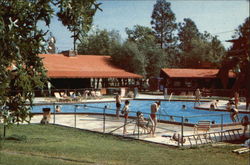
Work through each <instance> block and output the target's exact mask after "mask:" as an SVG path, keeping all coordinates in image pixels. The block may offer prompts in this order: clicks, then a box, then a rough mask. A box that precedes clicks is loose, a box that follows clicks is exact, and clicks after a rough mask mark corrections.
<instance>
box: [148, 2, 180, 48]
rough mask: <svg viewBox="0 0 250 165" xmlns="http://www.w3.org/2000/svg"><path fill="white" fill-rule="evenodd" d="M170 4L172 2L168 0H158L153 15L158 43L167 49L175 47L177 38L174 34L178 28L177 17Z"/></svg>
mask: <svg viewBox="0 0 250 165" xmlns="http://www.w3.org/2000/svg"><path fill="white" fill-rule="evenodd" d="M170 6H171V4H170V3H169V2H166V0H157V1H156V4H155V5H154V9H153V12H152V16H151V18H152V21H151V25H152V28H153V29H154V31H155V34H156V37H157V40H158V43H159V44H160V46H161V48H166V49H169V48H173V46H175V44H176V40H177V38H176V36H175V34H174V32H175V30H176V29H177V24H176V23H175V21H176V18H175V14H174V13H173V11H172V10H171V7H170Z"/></svg>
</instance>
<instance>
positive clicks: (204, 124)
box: [194, 120, 210, 134]
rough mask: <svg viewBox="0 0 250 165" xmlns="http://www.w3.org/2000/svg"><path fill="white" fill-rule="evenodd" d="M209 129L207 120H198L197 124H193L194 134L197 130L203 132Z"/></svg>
mask: <svg viewBox="0 0 250 165" xmlns="http://www.w3.org/2000/svg"><path fill="white" fill-rule="evenodd" d="M209 130H210V121H208V120H200V121H198V124H196V125H194V134H198V133H199V131H202V132H203V133H207V132H208V131H209Z"/></svg>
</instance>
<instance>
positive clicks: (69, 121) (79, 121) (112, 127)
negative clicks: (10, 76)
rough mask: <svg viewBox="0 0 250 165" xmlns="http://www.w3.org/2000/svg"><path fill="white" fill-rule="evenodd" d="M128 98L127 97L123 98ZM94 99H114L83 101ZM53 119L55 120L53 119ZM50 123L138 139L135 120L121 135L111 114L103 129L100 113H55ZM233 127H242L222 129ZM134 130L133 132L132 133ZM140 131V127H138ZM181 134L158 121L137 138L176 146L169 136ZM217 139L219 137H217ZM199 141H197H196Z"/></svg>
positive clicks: (36, 119)
mask: <svg viewBox="0 0 250 165" xmlns="http://www.w3.org/2000/svg"><path fill="white" fill-rule="evenodd" d="M137 98H138V99H164V96H162V95H143V94H139V95H138V96H137ZM124 99H128V98H124ZM54 101H55V99H53V98H49V99H44V98H36V99H35V103H46V102H54ZM96 101H100V102H101V101H104V102H105V101H115V99H114V98H102V99H95V100H84V102H96ZM226 103H227V101H219V104H218V109H220V110H224V109H225V105H226ZM210 104H211V103H210V102H203V103H202V104H201V105H200V106H197V107H198V108H202V109H209V107H210ZM244 106H245V103H242V102H241V103H240V105H239V110H240V111H245V110H244ZM41 119H42V115H35V116H34V117H33V118H32V121H31V123H40V121H41ZM54 119H55V120H54ZM51 123H54V124H59V125H63V126H68V127H76V128H80V129H84V130H89V131H95V132H100V133H103V132H105V133H110V134H114V135H118V136H124V137H129V138H134V139H138V129H135V121H134V120H133V119H129V120H128V123H129V124H128V125H127V130H128V134H126V135H123V133H122V132H123V125H124V119H123V118H120V119H117V118H115V117H111V116H106V121H105V130H104V127H103V125H104V122H103V116H102V115H86V114H85V115H84V114H77V115H72V114H56V116H55V117H54V115H52V116H51ZM183 128H184V130H183V133H184V136H186V135H193V133H194V132H193V127H189V126H184V127H183ZM235 128H243V127H242V126H240V125H238V126H227V127H224V129H235ZM220 130H221V128H220V127H217V128H211V129H210V131H212V132H213V131H220ZM134 132H135V134H133V133H134ZM140 132H141V129H140ZM175 132H176V133H177V134H181V125H176V124H168V123H158V126H157V129H156V135H155V137H151V136H150V135H149V134H146V133H140V134H139V139H140V140H144V141H149V142H153V143H159V144H165V145H172V146H178V145H179V144H178V142H176V141H174V140H172V139H171V138H170V137H171V136H172V135H173V134H174V133H175ZM241 132H242V131H241ZM162 135H165V136H167V137H163V136H162ZM218 136H220V135H218ZM217 138H218V139H219V138H220V137H217ZM191 142H192V143H193V144H195V143H196V142H197V140H195V139H191ZM198 143H199V142H198ZM189 145H190V143H189V142H186V143H184V146H189Z"/></svg>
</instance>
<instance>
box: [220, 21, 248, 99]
mask: <svg viewBox="0 0 250 165" xmlns="http://www.w3.org/2000/svg"><path fill="white" fill-rule="evenodd" d="M249 29H250V17H247V18H246V19H245V22H244V23H243V24H242V25H239V27H238V28H237V29H236V30H235V35H234V36H232V37H233V39H232V40H229V42H232V43H233V45H232V47H231V48H230V50H229V51H228V53H227V56H226V58H225V59H224V61H223V63H222V67H221V69H220V71H219V73H218V77H220V79H221V82H222V84H223V86H224V88H226V84H227V82H228V72H229V70H231V69H236V68H238V69H237V70H238V74H237V78H236V82H235V84H234V86H233V90H237V89H239V88H245V89H246V91H247V92H246V97H248V98H249V99H250V30H249Z"/></svg>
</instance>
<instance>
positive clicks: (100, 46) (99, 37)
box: [78, 29, 121, 55]
mask: <svg viewBox="0 0 250 165" xmlns="http://www.w3.org/2000/svg"><path fill="white" fill-rule="evenodd" d="M117 44H121V37H120V34H119V33H118V32H117V31H115V30H112V31H107V30H100V29H97V30H95V31H94V32H92V33H90V34H89V35H88V36H86V37H84V39H82V43H80V44H78V52H79V54H94V55H110V54H111V52H112V49H113V48H114V46H115V45H117Z"/></svg>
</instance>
